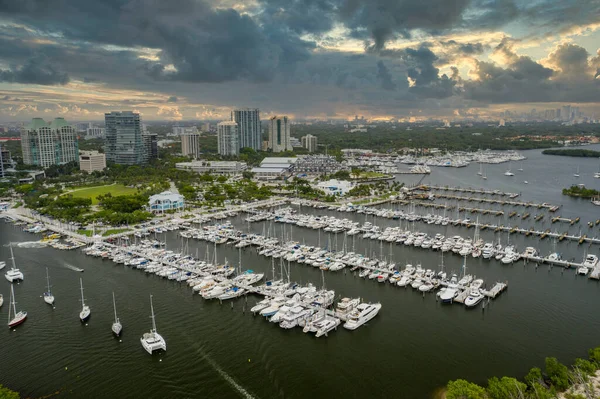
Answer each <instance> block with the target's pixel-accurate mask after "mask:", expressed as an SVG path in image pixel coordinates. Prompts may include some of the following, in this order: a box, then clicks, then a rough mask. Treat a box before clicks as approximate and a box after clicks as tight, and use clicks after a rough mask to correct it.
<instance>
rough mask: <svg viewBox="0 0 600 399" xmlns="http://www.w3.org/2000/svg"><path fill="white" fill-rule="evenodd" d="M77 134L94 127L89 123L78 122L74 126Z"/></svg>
mask: <svg viewBox="0 0 600 399" xmlns="http://www.w3.org/2000/svg"><path fill="white" fill-rule="evenodd" d="M75 127H76V128H77V131H78V132H81V133H85V132H86V131H87V130H88V129H89V128H92V127H94V126H93V125H92V123H91V122H79V123H78V124H76V125H75Z"/></svg>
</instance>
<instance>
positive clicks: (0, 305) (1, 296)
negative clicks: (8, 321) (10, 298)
mask: <svg viewBox="0 0 600 399" xmlns="http://www.w3.org/2000/svg"><path fill="white" fill-rule="evenodd" d="M3 304H4V296H3V295H2V294H0V308H1V307H2V305H3Z"/></svg>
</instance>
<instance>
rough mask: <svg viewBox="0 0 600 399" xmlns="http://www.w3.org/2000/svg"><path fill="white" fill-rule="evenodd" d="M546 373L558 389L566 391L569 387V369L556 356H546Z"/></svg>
mask: <svg viewBox="0 0 600 399" xmlns="http://www.w3.org/2000/svg"><path fill="white" fill-rule="evenodd" d="M546 374H548V377H549V378H550V381H551V382H552V385H553V386H554V387H555V388H556V389H557V390H559V391H564V390H565V389H567V388H568V387H569V369H568V368H567V366H565V365H564V364H562V363H561V362H559V361H558V359H556V358H555V357H547V358H546Z"/></svg>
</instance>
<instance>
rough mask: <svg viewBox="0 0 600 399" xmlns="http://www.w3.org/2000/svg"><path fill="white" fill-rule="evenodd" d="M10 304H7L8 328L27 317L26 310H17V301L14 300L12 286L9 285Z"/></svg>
mask: <svg viewBox="0 0 600 399" xmlns="http://www.w3.org/2000/svg"><path fill="white" fill-rule="evenodd" d="M10 299H11V300H10V304H9V306H8V328H13V327H16V326H18V325H19V324H21V323H23V322H24V321H25V319H27V312H26V311H24V310H21V311H19V312H17V302H16V301H15V290H14V287H13V286H12V285H11V286H10ZM10 305H12V311H13V312H12V316H13V317H12V319H11V312H10V311H11V307H10Z"/></svg>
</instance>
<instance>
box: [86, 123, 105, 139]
mask: <svg viewBox="0 0 600 399" xmlns="http://www.w3.org/2000/svg"><path fill="white" fill-rule="evenodd" d="M103 137H104V128H101V127H95V126H94V127H88V128H87V130H86V133H85V138H86V139H95V138H103Z"/></svg>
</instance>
